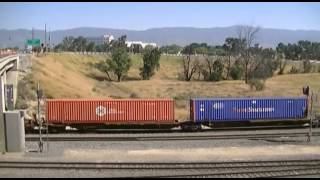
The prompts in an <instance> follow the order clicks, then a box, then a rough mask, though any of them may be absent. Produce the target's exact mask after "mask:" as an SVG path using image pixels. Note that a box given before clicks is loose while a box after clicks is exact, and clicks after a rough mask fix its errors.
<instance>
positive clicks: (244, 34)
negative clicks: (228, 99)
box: [238, 25, 260, 83]
mask: <svg viewBox="0 0 320 180" xmlns="http://www.w3.org/2000/svg"><path fill="white" fill-rule="evenodd" d="M259 30H260V28H259V27H253V26H248V25H245V26H243V25H242V26H239V28H238V38H239V39H240V42H242V43H240V48H239V50H240V54H241V59H242V63H243V66H244V70H245V72H244V73H245V83H248V77H249V66H250V64H251V62H252V61H253V60H254V59H253V58H252V51H251V50H250V49H251V48H252V47H253V44H254V43H255V40H256V35H257V33H258V32H259Z"/></svg>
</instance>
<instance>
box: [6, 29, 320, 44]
mask: <svg viewBox="0 0 320 180" xmlns="http://www.w3.org/2000/svg"><path fill="white" fill-rule="evenodd" d="M237 28H238V27H237V26H230V27H214V28H193V27H172V28H171V27H170V28H152V29H147V30H143V31H136V30H125V29H110V28H94V27H80V28H74V29H67V30H56V31H52V32H51V42H52V43H53V44H55V45H56V44H58V43H60V42H61V41H62V39H63V38H64V37H66V36H74V37H77V36H80V35H81V36H84V37H98V36H102V35H104V34H111V35H113V36H114V37H115V38H118V37H120V36H121V35H127V40H130V41H143V42H154V43H157V45H159V46H163V45H170V44H177V45H180V46H185V45H187V44H190V43H193V42H197V43H207V44H210V45H221V44H223V42H224V40H225V38H226V37H237ZM48 36H49V34H47V38H48ZM31 37H32V31H31V30H26V29H17V30H6V29H0V48H4V47H8V46H11V47H14V46H18V47H20V48H22V47H24V43H25V41H26V39H31ZM34 37H35V38H40V40H41V42H43V40H44V30H34ZM299 40H309V41H317V42H320V31H314V30H284V29H270V28H261V29H260V31H259V33H258V34H257V42H258V43H259V44H260V45H262V46H264V47H275V46H277V44H278V43H279V42H283V43H295V42H297V41H299Z"/></svg>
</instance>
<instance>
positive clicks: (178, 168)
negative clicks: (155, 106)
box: [0, 159, 320, 178]
mask: <svg viewBox="0 0 320 180" xmlns="http://www.w3.org/2000/svg"><path fill="white" fill-rule="evenodd" d="M0 169H2V171H4V170H3V169H7V170H8V169H19V170H22V169H27V170H32V169H37V170H40V171H43V170H45V169H49V170H52V171H55V170H64V171H69V170H75V169H76V170H86V171H88V170H89V171H90V170H91V171H92V170H93V171H99V173H104V172H105V173H106V174H105V175H106V176H108V175H109V174H108V173H110V172H111V171H118V173H120V174H121V172H127V173H129V174H130V173H132V176H131V175H130V176H128V177H131V178H132V177H177V178H181V177H196V178H200V177H202V178H207V177H282V176H301V175H320V159H318V160H285V161H231V162H193V163H103V162H102V163H101V162H43V161H42V162H31V161H0ZM42 169H43V170H42ZM101 170H103V171H101ZM150 174H151V175H150ZM154 174H155V175H154ZM100 175H103V174H100ZM119 177H125V176H124V175H120V176H119Z"/></svg>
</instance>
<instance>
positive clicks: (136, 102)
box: [46, 99, 175, 125]
mask: <svg viewBox="0 0 320 180" xmlns="http://www.w3.org/2000/svg"><path fill="white" fill-rule="evenodd" d="M46 103H47V104H46V118H47V121H48V123H49V124H64V125H72V124H106V125H109V124H117V125H121V124H174V123H175V119H174V101H173V100H172V99H128V100H125V99H110V100H81V99H69V100H68V99H55V100H47V102H46Z"/></svg>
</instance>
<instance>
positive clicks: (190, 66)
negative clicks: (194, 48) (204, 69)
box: [182, 54, 199, 81]
mask: <svg viewBox="0 0 320 180" xmlns="http://www.w3.org/2000/svg"><path fill="white" fill-rule="evenodd" d="M182 66H183V76H184V80H185V81H190V80H191V78H192V76H193V75H194V73H195V72H196V71H197V69H198V67H199V61H198V60H197V59H192V57H191V55H190V54H189V55H187V56H184V57H183V58H182Z"/></svg>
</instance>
